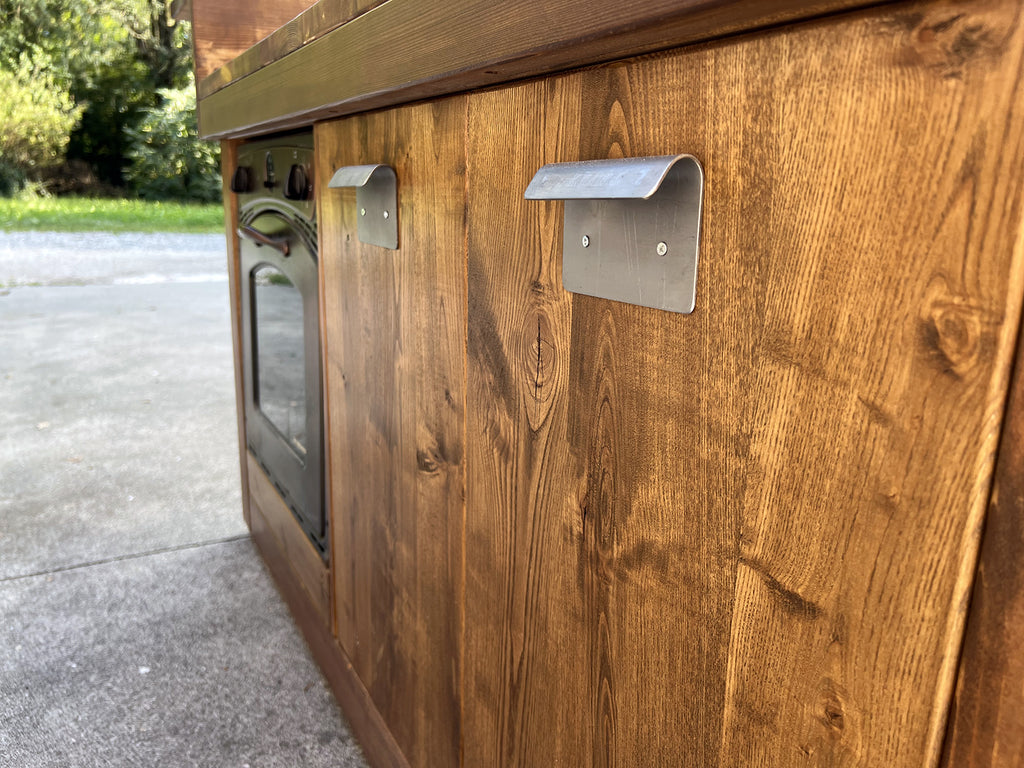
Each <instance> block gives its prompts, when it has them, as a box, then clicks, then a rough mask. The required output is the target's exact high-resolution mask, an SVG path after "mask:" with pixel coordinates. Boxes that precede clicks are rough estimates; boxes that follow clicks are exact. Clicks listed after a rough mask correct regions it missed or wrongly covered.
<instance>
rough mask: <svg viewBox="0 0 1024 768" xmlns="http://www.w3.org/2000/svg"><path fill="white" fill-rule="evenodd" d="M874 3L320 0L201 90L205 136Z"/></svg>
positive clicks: (261, 129)
mask: <svg viewBox="0 0 1024 768" xmlns="http://www.w3.org/2000/svg"><path fill="white" fill-rule="evenodd" d="M878 4H880V3H879V2H878V0H874V1H872V0H810V1H808V0H758V1H756V2H755V1H753V0H648V2H645V3H643V4H642V5H641V4H636V5H634V4H632V3H623V2H622V0H586V2H584V1H583V0H546V1H545V2H539V0H507V2H504V3H494V2H493V0H449V2H445V3H433V2H424V0H321V1H320V2H319V3H317V4H316V5H314V6H312V7H311V8H309V9H308V10H307V11H305V12H304V13H302V14H301V15H299V16H298V17H297V18H295V19H294V20H292V21H291V22H289V23H288V24H285V25H284V26H283V27H281V28H279V29H278V30H277V31H275V32H274V33H272V34H271V35H269V36H268V37H267V38H266V39H264V40H263V41H261V42H259V43H257V44H256V45H255V46H253V47H252V48H250V49H249V50H247V51H246V52H245V53H243V54H241V55H240V56H238V57H237V58H235V59H234V60H232V61H230V62H228V63H227V64H225V65H224V66H222V67H221V68H220V69H219V70H217V71H215V72H213V73H212V74H211V75H210V76H209V77H207V78H205V79H204V80H202V81H201V82H200V83H199V86H198V95H199V121H200V131H201V133H202V135H203V136H204V137H206V138H227V137H241V136H252V135H257V134H260V133H268V132H271V131H276V130H285V129H289V128H296V127H300V126H305V125H310V124H312V123H313V122H315V121H318V120H323V119H328V118H332V117H339V116H341V115H347V114H352V113H355V112H362V111H366V110H370V109H377V108H381V107H387V106H393V105H396V104H401V103H405V102H409V101H415V100H419V99H425V98H433V97H437V96H441V95H445V94H450V93H457V92H459V91H464V90H469V89H472V88H480V87H485V86H491V85H498V84H500V83H506V82H510V81H513V80H518V79H522V78H527V77H533V76H537V75H545V74H550V73H553V72H558V71H564V70H567V69H574V68H577V67H581V66H587V65H591V64H598V63H602V62H607V61H612V60H615V59H620V58H624V57H627V56H634V55H638V54H643V53H651V52H654V51H658V50H665V49H668V48H673V47H676V46H679V45H683V44H687V43H694V42H699V41H704V40H711V39H714V38H717V37H722V36H724V35H729V34H736V33H739V32H746V31H750V30H755V29H762V28H765V27H769V26H773V25H777V24H781V23H787V22H793V21H796V20H802V19H808V18H813V17H818V16H822V15H825V14H830V13H837V12H841V11H848V10H852V9H855V8H863V7H867V6H871V5H878Z"/></svg>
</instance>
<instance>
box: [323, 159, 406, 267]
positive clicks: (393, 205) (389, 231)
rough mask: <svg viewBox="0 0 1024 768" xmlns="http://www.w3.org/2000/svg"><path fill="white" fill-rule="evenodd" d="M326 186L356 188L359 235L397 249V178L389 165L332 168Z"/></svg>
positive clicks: (366, 241)
mask: <svg viewBox="0 0 1024 768" xmlns="http://www.w3.org/2000/svg"><path fill="white" fill-rule="evenodd" d="M327 186H328V187H355V188H356V209H357V213H356V216H357V218H358V221H359V224H358V225H357V231H358V232H359V239H360V240H361V241H362V242H364V243H370V244H372V245H380V246H383V247H384V248H390V249H391V250H393V251H394V250H397V249H398V178H397V177H396V176H395V169H394V168H392V167H391V166H390V165H346V166H344V167H343V168H339V169H338V170H336V171H335V172H334V175H333V176H332V177H331V180H330V182H328V184H327Z"/></svg>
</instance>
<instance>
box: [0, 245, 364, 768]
mask: <svg viewBox="0 0 1024 768" xmlns="http://www.w3.org/2000/svg"><path fill="white" fill-rule="evenodd" d="M236 440H237V433H236V427H235V406H234V383H233V374H232V371H231V337H230V323H229V315H228V304H227V275H226V271H225V267H224V240H223V237H220V236H197V235H170V236H169V235H109V234H73V235H66V234H53V233H2V232H0V766H2V767H4V768H6V767H7V766H12V767H14V766H17V768H37V767H38V768H43V767H44V766H45V767H46V768H50V767H51V766H68V767H71V768H77V767H78V766H81V767H83V768H85V767H88V766H140V765H168V766H182V767H184V766H210V767H211V768H213V767H214V766H216V767H217V768H221V767H222V766H237V767H238V768H245V766H248V767H249V768H263V767H266V768H272V767H276V766H281V768H298V767H300V766H303V767H304V766H309V767H310V768H318V767H319V766H324V767H326V766H339V767H342V768H350V767H351V768H355V767H357V766H364V765H365V763H364V762H363V760H362V757H361V755H360V752H359V748H358V746H357V745H356V744H355V742H354V740H353V739H352V737H351V735H350V733H349V731H348V728H347V726H346V724H345V723H344V721H343V720H342V718H341V715H340V712H339V711H338V709H337V706H336V704H335V703H334V701H333V699H332V697H331V695H330V692H329V690H328V689H327V687H326V683H325V681H324V679H323V677H322V676H321V674H320V673H319V671H318V670H317V668H316V667H315V665H314V664H313V662H312V659H311V658H310V656H309V653H308V651H307V649H306V647H305V645H304V643H303V641H302V639H301V636H300V635H299V633H298V631H297V630H296V629H295V627H294V625H293V624H292V621H291V619H290V617H289V615H288V612H287V610H286V608H285V607H284V605H283V604H282V602H281V600H280V597H279V596H278V594H277V592H276V590H275V588H274V586H273V584H272V583H271V581H270V579H269V576H268V575H267V573H266V571H265V569H264V567H263V565H262V563H261V561H260V560H259V558H258V556H257V555H256V553H255V550H254V548H253V546H252V544H251V542H250V541H249V539H248V538H247V535H246V531H245V526H244V523H243V521H242V515H241V500H240V491H239V470H238V452H237V447H236Z"/></svg>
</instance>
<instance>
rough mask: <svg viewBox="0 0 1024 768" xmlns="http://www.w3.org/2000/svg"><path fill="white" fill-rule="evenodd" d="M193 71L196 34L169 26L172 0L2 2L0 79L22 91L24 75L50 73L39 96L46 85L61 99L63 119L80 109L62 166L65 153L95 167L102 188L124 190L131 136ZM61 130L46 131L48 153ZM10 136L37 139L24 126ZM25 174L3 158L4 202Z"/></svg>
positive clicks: (69, 128) (61, 144)
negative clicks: (14, 178)
mask: <svg viewBox="0 0 1024 768" xmlns="http://www.w3.org/2000/svg"><path fill="white" fill-rule="evenodd" d="M26 62H27V64H26ZM191 66H192V59H191V41H190V38H189V29H188V27H187V25H176V24H174V22H173V20H171V19H170V17H169V15H168V0H0V73H6V78H7V80H10V79H11V77H14V76H18V77H19V78H21V79H20V81H19V82H21V83H24V77H23V76H22V74H21V69H23V68H25V67H27V68H29V69H31V70H32V72H33V73H42V75H44V76H45V78H46V79H45V80H42V79H40V77H38V76H37V75H34V79H33V84H34V85H35V86H36V90H43V89H42V88H39V85H40V84H43V85H44V86H45V89H46V90H49V91H51V92H52V93H54V94H55V98H56V103H57V104H59V105H60V107H61V111H63V112H64V113H65V114H70V113H69V112H68V111H67V110H66V109H64V107H66V106H67V99H69V98H70V99H72V100H73V105H74V106H75V107H76V112H75V117H76V120H73V121H72V122H71V124H70V125H67V123H66V121H65V122H64V123H61V124H60V125H61V126H62V127H63V134H64V135H63V137H62V138H61V139H60V141H58V142H57V144H56V145H55V146H57V148H58V152H57V154H58V159H63V157H62V156H61V155H62V153H63V151H64V149H65V148H66V156H67V159H68V160H72V161H82V162H85V163H87V164H88V166H89V167H91V169H92V171H93V172H94V173H95V176H96V178H97V179H98V180H99V181H100V182H102V183H103V184H104V185H114V186H121V185H123V184H124V181H125V179H124V171H125V168H126V166H127V164H128V162H129V161H128V156H127V155H128V151H129V149H130V147H131V144H132V142H133V138H132V137H131V136H129V135H128V134H129V132H130V131H131V130H133V129H134V127H135V126H136V125H137V124H138V123H139V121H140V120H141V119H142V118H143V115H144V114H146V112H147V110H149V109H151V108H153V107H156V106H158V105H159V104H160V102H161V98H162V97H161V95H160V89H177V88H182V87H184V86H185V85H186V83H187V82H188V77H189V73H190V71H191ZM5 82H6V81H5ZM21 90H22V91H24V88H22V89H21ZM2 98H3V95H2V94H0V99H2ZM8 100H10V97H9V98H8ZM22 111H24V108H22ZM51 112H52V110H51ZM53 125H54V124H53V122H52V121H51V122H50V123H48V124H47V125H46V126H44V127H45V128H46V129H47V133H46V137H45V138H46V139H48V140H51V141H50V145H49V146H54V145H53V143H52V138H53V137H52V135H51V134H50V133H49V132H48V129H49V128H50V127H53ZM2 126H3V127H2V130H3V134H4V137H5V138H6V137H7V136H8V135H11V134H14V133H15V132H18V133H20V134H21V135H20V136H19V141H20V142H22V143H25V142H26V141H29V140H30V138H31V136H30V134H29V133H26V124H25V123H17V124H11V125H6V124H2ZM12 169H13V170H12ZM17 173H22V172H21V171H18V166H17V165H16V164H15V163H14V162H13V161H10V160H9V159H6V153H5V154H4V158H0V194H2V193H3V186H4V179H5V178H7V177H8V176H10V175H16V174H17ZM7 186H8V187H9V186H10V184H7Z"/></svg>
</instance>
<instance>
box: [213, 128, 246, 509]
mask: <svg viewBox="0 0 1024 768" xmlns="http://www.w3.org/2000/svg"><path fill="white" fill-rule="evenodd" d="M238 144H239V143H238V142H237V141H222V142H221V143H220V169H221V180H222V183H221V195H222V197H223V200H224V231H225V232H226V234H227V237H226V240H227V253H226V254H225V255H226V257H227V272H228V306H229V310H230V313H231V356H232V360H233V362H234V366H233V367H234V370H235V413H236V417H237V422H238V467H239V474H240V475H241V481H242V516H243V517H244V518H245V523H246V525H248V526H249V527H250V528H251V527H252V519H251V516H250V514H249V464H248V455H249V452H248V451H247V450H246V447H245V384H244V376H243V375H242V371H243V368H242V366H243V365H244V364H245V363H244V362H243V355H242V296H241V290H242V279H241V277H240V273H241V266H240V263H239V250H238V230H237V226H236V224H235V222H237V221H238V198H237V197H236V196H235V195H234V194H232V192H231V186H230V180H231V174H232V172H233V171H234V169H235V164H236V163H237V161H238Z"/></svg>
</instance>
